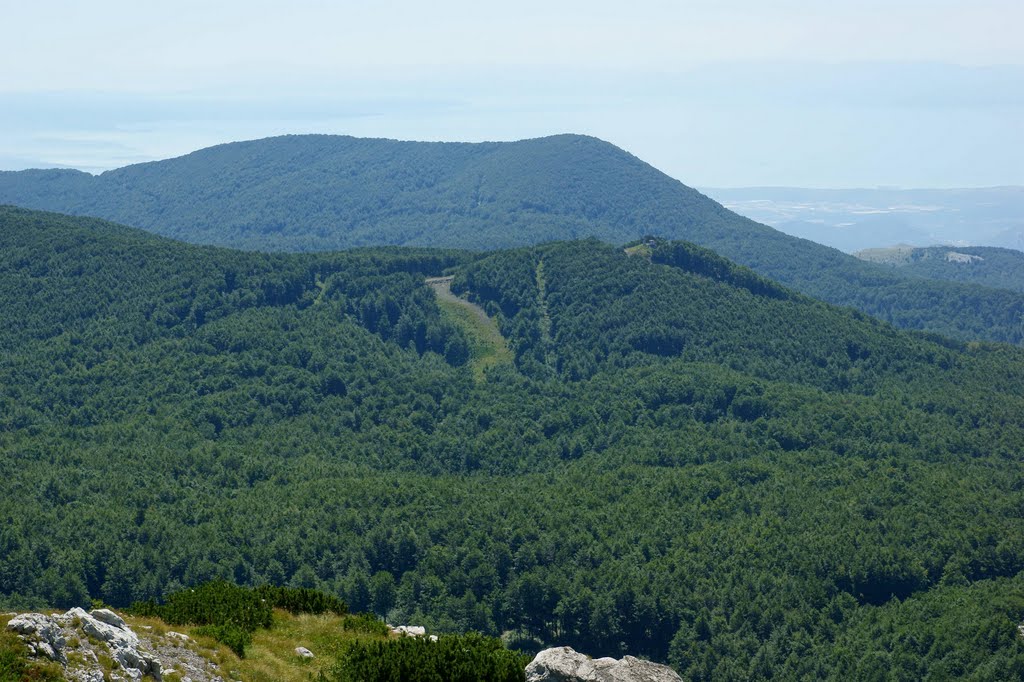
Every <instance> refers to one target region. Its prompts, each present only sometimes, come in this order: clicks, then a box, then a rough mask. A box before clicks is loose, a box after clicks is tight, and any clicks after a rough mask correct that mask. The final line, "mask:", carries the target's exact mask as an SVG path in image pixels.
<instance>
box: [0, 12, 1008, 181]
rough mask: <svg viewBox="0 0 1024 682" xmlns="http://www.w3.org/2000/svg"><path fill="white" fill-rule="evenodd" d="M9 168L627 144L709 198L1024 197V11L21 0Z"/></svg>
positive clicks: (12, 37) (2, 159) (2, 139)
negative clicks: (246, 152) (932, 192)
mask: <svg viewBox="0 0 1024 682" xmlns="http://www.w3.org/2000/svg"><path fill="white" fill-rule="evenodd" d="M0 12H2V16H4V19H5V24H6V25H7V27H8V30H7V31H5V36H4V40H3V41H0V64H2V65H3V68H0V169H8V170H16V169H22V168H30V167H47V168H49V167H72V168H79V169H82V170H87V171H89V172H101V171H103V170H108V169H110V168H115V167H119V166H123V165H127V164H130V163H137V162H142V161H149V160H154V159H161V158H168V157H172V156H178V155H181V154H185V153H188V152H190V151H193V150H195V149H199V148H202V147H207V146H210V145H214V144H219V143H223V142H230V141H234V140H242V139H253V138H259V137H267V136H271V135H280V134H288V133H311V132H316V133H336V134H347V135H355V136H360V137H388V138H397V139H406V140H461V141H481V140H515V139H523V138H528V137H540V136H544V135H550V134H556V133H562V132H576V133H584V134H590V135H594V136H597V137H600V138H602V139H605V140H608V141H609V142H612V143H614V144H616V145H618V146H620V147H622V148H624V149H626V150H627V151H629V152H631V153H633V154H635V155H636V156H638V157H639V158H641V159H643V160H645V161H647V162H649V163H651V164H653V165H654V166H656V167H658V168H660V169H661V170H663V171H665V172H666V173H668V174H669V175H671V176H673V177H676V178H678V179H680V180H682V181H683V182H685V183H686V184H690V185H695V186H703V187H740V186H801V187H878V186H887V187H983V186H997V185H1024V155H1022V154H1021V150H1022V149H1024V41H1022V40H1020V38H1019V32H1020V27H1021V26H1024V2H1020V0H972V1H970V2H965V1H952V0H928V1H927V2H926V1H923V0H888V1H885V2H882V1H880V0H859V1H850V0H828V1H823V0H816V1H813V2H812V1H806V0H802V1H797V0H776V1H774V2H770V3H766V2H763V0H760V1H758V0H715V1H711V0H706V1H705V0H701V1H696V2H694V1H688V0H676V1H673V2H662V1H646V0H637V1H634V2H631V3H623V2H614V3H611V2H604V1H603V0H591V1H589V2H576V1H571V2H556V1H555V0H547V1H546V2H535V1H534V0H519V1H517V2H515V3H500V4H498V3H486V2H480V1H479V0H475V1H473V2H469V1H462V0H459V1H454V2H449V1H445V0H435V1H433V2H422V1H421V2H406V1H397V2H396V1H391V2H389V1H387V0H381V1H378V2H374V3H367V2H359V3H355V2H337V1H336V2H315V1H312V0H293V1H291V2H287V3H285V2H263V1H261V0H245V1H237V0H218V1H217V2H216V3H211V2H209V1H208V0H206V1H204V2H194V1H192V0H178V1H177V2H174V3H148V2H138V1H137V0H133V1H131V2H121V1H110V0H92V1H90V2H84V1H80V2H65V1H61V0H50V1H48V2H45V3H28V2H24V1H23V0H17V1H16V0H0Z"/></svg>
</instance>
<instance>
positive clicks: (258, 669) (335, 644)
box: [232, 610, 381, 682]
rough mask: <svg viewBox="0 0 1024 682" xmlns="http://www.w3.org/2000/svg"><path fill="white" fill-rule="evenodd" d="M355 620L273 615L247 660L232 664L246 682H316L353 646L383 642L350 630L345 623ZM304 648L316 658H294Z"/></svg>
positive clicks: (257, 635)
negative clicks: (299, 649) (347, 648)
mask: <svg viewBox="0 0 1024 682" xmlns="http://www.w3.org/2000/svg"><path fill="white" fill-rule="evenodd" d="M349 618H356V619H358V618H359V617H358V616H356V617H353V616H345V617H342V616H337V615H335V614H321V615H312V614H302V615H297V616H296V615H292V614H290V613H287V612H286V611H283V610H278V611H275V612H274V625H273V626H272V627H270V628H269V629H267V630H257V631H256V632H255V633H254V634H253V638H252V644H250V645H249V646H248V647H247V648H246V650H245V658H244V659H242V660H239V661H237V662H235V663H234V664H232V667H233V669H235V670H237V671H238V673H239V676H240V678H241V679H242V680H245V681H246V682H308V681H309V680H310V678H312V679H316V677H317V675H318V673H319V672H320V670H322V669H326V668H328V667H330V666H332V665H334V663H335V661H336V659H337V657H338V655H339V654H340V653H342V652H343V651H344V650H345V649H346V647H347V646H348V645H349V644H350V643H352V642H359V641H369V640H376V639H381V637H380V635H379V634H366V633H364V632H361V631H360V629H347V628H346V627H345V621H346V620H348V619H349ZM298 646H303V647H306V648H307V649H309V650H310V651H312V652H313V655H314V657H315V658H312V659H304V658H301V657H299V656H297V655H296V654H295V647H298Z"/></svg>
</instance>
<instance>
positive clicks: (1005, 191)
mask: <svg viewBox="0 0 1024 682" xmlns="http://www.w3.org/2000/svg"><path fill="white" fill-rule="evenodd" d="M704 191H705V192H706V193H707V194H708V195H709V196H711V197H713V198H714V199H717V200H718V201H720V202H722V203H723V204H724V205H725V206H727V207H728V208H730V209H731V210H733V211H736V212H737V213H739V214H741V215H745V216H747V217H748V218H752V219H753V220H756V221H758V222H760V223H764V224H766V225H771V226H772V227H774V228H775V229H777V230H781V231H783V232H785V233H786V234H790V235H793V236H795V237H801V238H803V239H810V240H812V241H815V242H818V243H820V244H826V245H828V246H832V247H834V248H837V249H839V250H841V251H846V252H847V253H853V252H854V251H860V250H862V249H868V248H875V247H889V246H894V245H897V244H911V245H913V246H918V247H926V246H932V245H938V244H947V245H952V246H998V247H1003V248H1009V249H1017V250H1024V187H991V188H984V189H909V190H897V189H801V188H795V187H744V188H730V189H706V190H704Z"/></svg>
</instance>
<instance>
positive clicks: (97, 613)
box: [89, 609, 128, 630]
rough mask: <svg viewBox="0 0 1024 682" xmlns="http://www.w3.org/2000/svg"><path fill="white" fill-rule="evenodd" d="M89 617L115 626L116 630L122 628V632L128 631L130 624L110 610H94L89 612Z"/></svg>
mask: <svg viewBox="0 0 1024 682" xmlns="http://www.w3.org/2000/svg"><path fill="white" fill-rule="evenodd" d="M89 615H90V616H92V617H93V618H95V619H96V620H98V621H100V622H101V623H106V624H107V625H113V626H114V627H115V628H120V629H121V630H127V629H128V624H127V623H125V622H124V618H122V617H121V616H119V615H117V614H116V613H114V612H113V611H111V610H110V609H93V610H92V611H90V612H89Z"/></svg>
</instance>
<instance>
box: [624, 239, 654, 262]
mask: <svg viewBox="0 0 1024 682" xmlns="http://www.w3.org/2000/svg"><path fill="white" fill-rule="evenodd" d="M653 253H654V250H653V249H651V247H650V246H648V245H647V244H646V243H641V244H637V245H636V246H631V247H629V248H628V249H626V255H627V256H640V257H641V258H646V259H647V260H651V256H652V255H653Z"/></svg>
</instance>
